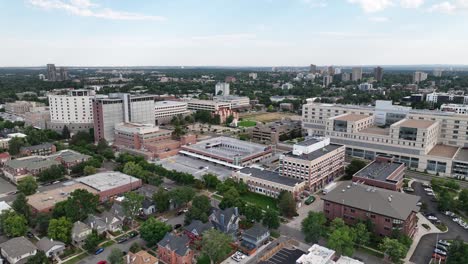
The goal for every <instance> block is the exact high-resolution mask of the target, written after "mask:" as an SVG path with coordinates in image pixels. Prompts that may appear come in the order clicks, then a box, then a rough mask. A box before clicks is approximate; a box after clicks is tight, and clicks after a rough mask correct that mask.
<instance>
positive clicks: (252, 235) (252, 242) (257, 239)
mask: <svg viewBox="0 0 468 264" xmlns="http://www.w3.org/2000/svg"><path fill="white" fill-rule="evenodd" d="M269 237H270V231H269V230H268V228H266V227H264V226H262V225H261V224H258V223H255V224H254V225H253V226H252V227H251V228H249V229H247V230H245V231H244V233H243V234H242V243H241V246H242V247H243V248H244V249H245V250H246V251H247V252H248V254H249V255H250V254H252V253H254V252H255V251H256V250H257V248H259V247H260V246H261V245H262V244H263V243H265V242H266V241H267V240H268V238H269Z"/></svg>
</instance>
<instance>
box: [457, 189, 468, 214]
mask: <svg viewBox="0 0 468 264" xmlns="http://www.w3.org/2000/svg"><path fill="white" fill-rule="evenodd" d="M458 208H459V209H460V210H464V211H465V212H468V189H463V190H461V192H460V193H459V194H458Z"/></svg>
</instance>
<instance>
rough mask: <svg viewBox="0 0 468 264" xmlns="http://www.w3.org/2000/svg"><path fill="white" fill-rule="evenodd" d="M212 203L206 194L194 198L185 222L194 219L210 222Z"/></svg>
mask: <svg viewBox="0 0 468 264" xmlns="http://www.w3.org/2000/svg"><path fill="white" fill-rule="evenodd" d="M210 209H211V203H210V199H209V198H208V197H206V196H205V195H200V196H196V197H195V198H193V201H192V207H190V209H189V210H188V212H187V213H186V214H185V223H187V224H189V223H191V222H192V220H195V219H196V220H200V221H202V222H203V223H206V222H208V216H209V215H210Z"/></svg>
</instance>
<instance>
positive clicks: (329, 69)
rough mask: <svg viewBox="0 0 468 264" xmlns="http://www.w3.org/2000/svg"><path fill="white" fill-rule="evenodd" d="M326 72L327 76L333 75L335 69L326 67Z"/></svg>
mask: <svg viewBox="0 0 468 264" xmlns="http://www.w3.org/2000/svg"><path fill="white" fill-rule="evenodd" d="M327 72H328V75H331V76H333V75H335V69H334V68H333V66H328V69H327Z"/></svg>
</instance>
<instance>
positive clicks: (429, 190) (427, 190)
mask: <svg viewBox="0 0 468 264" xmlns="http://www.w3.org/2000/svg"><path fill="white" fill-rule="evenodd" d="M424 190H425V191H426V192H433V190H432V189H431V188H424Z"/></svg>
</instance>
